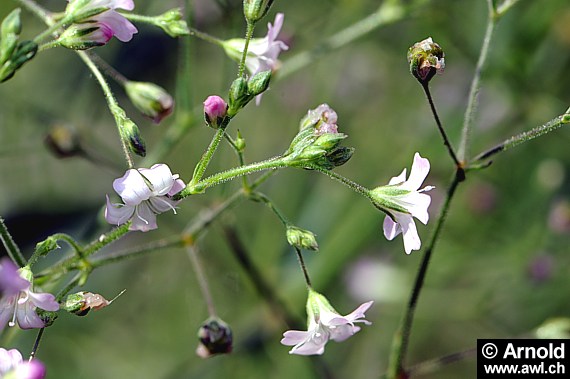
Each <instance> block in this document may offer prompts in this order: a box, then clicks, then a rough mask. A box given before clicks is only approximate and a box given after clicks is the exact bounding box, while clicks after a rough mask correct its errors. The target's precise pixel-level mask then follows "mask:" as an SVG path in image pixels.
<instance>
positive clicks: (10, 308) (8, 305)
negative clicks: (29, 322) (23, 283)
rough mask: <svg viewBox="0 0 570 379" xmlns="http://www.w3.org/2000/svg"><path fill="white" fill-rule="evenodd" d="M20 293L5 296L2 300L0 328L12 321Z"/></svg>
mask: <svg viewBox="0 0 570 379" xmlns="http://www.w3.org/2000/svg"><path fill="white" fill-rule="evenodd" d="M18 296H19V294H16V295H13V296H4V297H2V300H0V330H4V327H5V326H6V324H7V323H8V321H10V319H11V318H12V316H13V315H14V303H15V302H16V301H17V298H18Z"/></svg>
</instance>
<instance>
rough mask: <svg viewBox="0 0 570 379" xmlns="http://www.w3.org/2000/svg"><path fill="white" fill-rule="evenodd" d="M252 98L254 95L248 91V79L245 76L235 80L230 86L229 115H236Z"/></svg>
mask: <svg viewBox="0 0 570 379" xmlns="http://www.w3.org/2000/svg"><path fill="white" fill-rule="evenodd" d="M251 99H253V96H251V95H250V94H249V93H248V89H247V80H245V79H244V78H237V79H236V80H234V81H233V83H232V85H231V86H230V93H229V100H230V103H229V107H228V116H230V117H233V116H235V115H236V114H237V113H238V112H239V110H240V109H241V108H243V107H245V106H246V104H247V103H249V102H250V101H251Z"/></svg>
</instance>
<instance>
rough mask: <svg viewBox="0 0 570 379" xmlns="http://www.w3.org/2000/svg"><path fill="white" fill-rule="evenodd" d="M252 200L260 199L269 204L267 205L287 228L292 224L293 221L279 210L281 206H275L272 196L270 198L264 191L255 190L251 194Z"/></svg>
mask: <svg viewBox="0 0 570 379" xmlns="http://www.w3.org/2000/svg"><path fill="white" fill-rule="evenodd" d="M249 197H250V199H251V200H253V201H260V202H262V203H263V204H265V205H267V207H268V208H269V209H271V210H272V211H273V213H275V215H276V216H277V218H278V219H279V221H281V223H282V224H283V226H285V227H286V228H287V227H288V226H289V225H291V223H290V222H289V220H288V219H287V217H285V215H284V214H283V213H282V212H281V211H280V210H279V208H277V207H276V206H275V204H273V202H272V201H271V199H270V198H268V197H267V196H266V195H265V194H264V193H261V192H253V193H251V195H250V196H249Z"/></svg>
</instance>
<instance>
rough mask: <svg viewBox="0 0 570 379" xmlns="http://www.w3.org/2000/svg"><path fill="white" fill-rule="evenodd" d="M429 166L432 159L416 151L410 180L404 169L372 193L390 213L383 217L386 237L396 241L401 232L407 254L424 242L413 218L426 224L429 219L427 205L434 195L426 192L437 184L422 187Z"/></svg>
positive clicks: (378, 202)
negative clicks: (429, 159)
mask: <svg viewBox="0 0 570 379" xmlns="http://www.w3.org/2000/svg"><path fill="white" fill-rule="evenodd" d="M429 168H430V164H429V161H428V160H427V159H426V158H422V157H421V156H420V154H419V153H416V154H415V155H414V163H413V164H412V169H411V171H410V177H409V178H408V179H407V180H406V169H404V170H403V171H402V173H401V174H400V175H398V176H396V177H393V178H392V179H390V182H389V183H388V185H387V186H381V187H377V188H375V189H373V190H372V191H370V192H369V194H370V197H371V200H372V202H373V204H374V205H375V206H376V207H377V208H378V209H380V210H381V211H383V212H385V213H386V214H387V216H386V218H385V219H384V236H386V238H387V239H388V240H393V239H394V238H395V237H396V236H397V235H398V234H400V233H402V234H403V237H404V249H405V251H406V254H410V253H411V252H412V250H419V249H420V247H421V244H422V243H421V241H420V237H419V235H418V231H417V229H416V224H415V223H414V217H415V218H417V219H418V220H420V221H421V222H422V223H423V224H427V222H428V220H429V214H428V207H429V205H430V203H431V197H430V196H429V195H428V194H425V193H423V192H427V191H430V190H432V189H433V188H434V187H432V186H427V187H424V188H422V189H419V188H420V186H421V185H422V183H423V181H424V180H425V178H426V176H427V175H428V173H429Z"/></svg>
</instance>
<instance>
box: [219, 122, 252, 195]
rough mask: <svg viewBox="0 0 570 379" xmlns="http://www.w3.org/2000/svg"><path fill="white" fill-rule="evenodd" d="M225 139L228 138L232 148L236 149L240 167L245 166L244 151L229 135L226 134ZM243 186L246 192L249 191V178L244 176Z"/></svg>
mask: <svg viewBox="0 0 570 379" xmlns="http://www.w3.org/2000/svg"><path fill="white" fill-rule="evenodd" d="M238 136H239V130H238ZM224 137H225V138H226V141H228V143H229V144H230V146H231V147H232V148H233V149H234V151H235V152H236V155H237V157H238V161H239V165H240V166H245V159H244V156H243V151H241V150H240V149H239V148H238V146H237V144H236V142H235V141H234V139H233V138H232V137H231V136H230V135H229V134H228V133H225V134H224ZM238 138H239V137H238ZM242 185H243V188H244V189H245V190H248V189H249V182H248V180H247V176H242Z"/></svg>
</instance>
